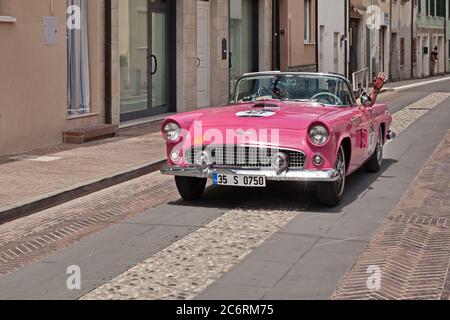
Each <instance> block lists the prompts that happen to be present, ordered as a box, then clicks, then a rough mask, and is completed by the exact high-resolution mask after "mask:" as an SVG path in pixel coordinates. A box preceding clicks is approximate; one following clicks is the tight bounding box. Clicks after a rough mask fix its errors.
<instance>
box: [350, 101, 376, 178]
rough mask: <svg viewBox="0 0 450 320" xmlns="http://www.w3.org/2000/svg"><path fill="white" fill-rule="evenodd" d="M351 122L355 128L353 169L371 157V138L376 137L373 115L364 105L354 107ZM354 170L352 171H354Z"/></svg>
mask: <svg viewBox="0 0 450 320" xmlns="http://www.w3.org/2000/svg"><path fill="white" fill-rule="evenodd" d="M351 122H352V126H353V130H354V137H355V139H354V146H353V152H352V154H353V156H352V158H353V161H352V163H351V167H352V168H351V169H353V170H356V169H358V168H359V167H360V166H361V165H362V164H363V163H364V162H365V161H366V160H367V159H368V157H369V155H368V154H369V150H370V147H371V143H370V141H371V139H374V137H373V133H374V128H373V117H372V114H371V110H369V108H366V107H364V106H357V107H355V108H354V109H353V112H352V117H351ZM353 170H352V171H353Z"/></svg>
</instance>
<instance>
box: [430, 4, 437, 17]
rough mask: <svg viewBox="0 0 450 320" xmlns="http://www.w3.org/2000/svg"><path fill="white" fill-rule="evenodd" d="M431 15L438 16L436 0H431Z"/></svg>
mask: <svg viewBox="0 0 450 320" xmlns="http://www.w3.org/2000/svg"><path fill="white" fill-rule="evenodd" d="M430 16H433V17H434V16H436V0H430Z"/></svg>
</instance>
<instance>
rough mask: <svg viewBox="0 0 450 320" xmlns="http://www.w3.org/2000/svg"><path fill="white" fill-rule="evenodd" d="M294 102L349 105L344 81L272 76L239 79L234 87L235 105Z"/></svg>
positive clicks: (325, 78) (351, 99)
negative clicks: (243, 103)
mask: <svg viewBox="0 0 450 320" xmlns="http://www.w3.org/2000/svg"><path fill="white" fill-rule="evenodd" d="M271 99H278V100H294V101H305V102H306V101H307V102H317V103H321V104H325V105H331V106H351V105H352V104H353V97H352V95H351V93H350V91H349V88H348V85H347V82H346V81H344V80H343V79H341V78H339V77H333V76H324V75H303V74H302V75H298V74H275V75H256V76H249V77H244V78H242V79H241V80H240V81H239V82H238V83H237V85H236V92H235V102H237V103H242V102H252V101H260V100H271Z"/></svg>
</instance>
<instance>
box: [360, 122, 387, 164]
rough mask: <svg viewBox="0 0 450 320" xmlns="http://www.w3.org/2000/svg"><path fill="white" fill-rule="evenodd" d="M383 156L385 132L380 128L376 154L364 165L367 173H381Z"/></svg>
mask: <svg viewBox="0 0 450 320" xmlns="http://www.w3.org/2000/svg"><path fill="white" fill-rule="evenodd" d="M383 156H384V154H383V130H382V129H381V127H380V130H379V132H378V140H377V147H376V149H375V152H374V153H373V155H372V156H371V157H370V159H369V161H367V162H366V164H365V165H364V168H365V169H366V171H368V172H373V173H375V172H379V171H380V169H381V165H382V164H383Z"/></svg>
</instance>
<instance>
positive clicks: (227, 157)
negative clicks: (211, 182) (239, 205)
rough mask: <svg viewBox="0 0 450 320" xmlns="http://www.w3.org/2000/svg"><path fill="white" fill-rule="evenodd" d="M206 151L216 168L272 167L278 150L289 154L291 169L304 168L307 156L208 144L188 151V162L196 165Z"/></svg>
mask: <svg viewBox="0 0 450 320" xmlns="http://www.w3.org/2000/svg"><path fill="white" fill-rule="evenodd" d="M203 151H206V152H207V153H208V155H209V156H210V157H211V159H212V160H213V162H214V163H215V167H216V168H270V167H272V159H273V156H274V155H276V154H277V153H278V152H284V153H286V154H287V155H288V159H289V168H290V169H303V168H304V167H305V164H306V156H305V154H304V153H303V152H301V151H292V150H283V149H270V148H258V147H248V146H208V147H203V149H202V150H199V149H196V148H193V149H191V150H188V151H187V152H186V160H187V162H188V164H191V165H195V164H196V158H197V157H199V155H200V153H201V152H203Z"/></svg>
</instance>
